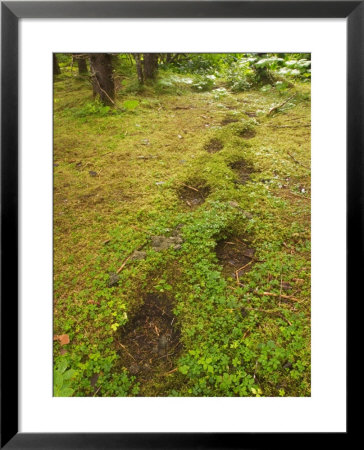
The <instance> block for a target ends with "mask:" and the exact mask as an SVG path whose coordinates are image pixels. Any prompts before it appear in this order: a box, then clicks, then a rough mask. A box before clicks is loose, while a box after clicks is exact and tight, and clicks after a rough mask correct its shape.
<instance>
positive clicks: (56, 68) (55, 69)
mask: <svg viewBox="0 0 364 450" xmlns="http://www.w3.org/2000/svg"><path fill="white" fill-rule="evenodd" d="M60 74H61V69H60V68H59V65H58V61H57V56H56V54H55V53H53V75H60Z"/></svg>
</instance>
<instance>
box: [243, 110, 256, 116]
mask: <svg viewBox="0 0 364 450" xmlns="http://www.w3.org/2000/svg"><path fill="white" fill-rule="evenodd" d="M245 114H246V115H247V116H248V117H257V113H256V112H255V111H245Z"/></svg>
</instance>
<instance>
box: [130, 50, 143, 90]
mask: <svg viewBox="0 0 364 450" xmlns="http://www.w3.org/2000/svg"><path fill="white" fill-rule="evenodd" d="M133 56H134V59H135V64H136V70H137V74H138V81H139V83H140V84H143V83H144V74H143V67H142V61H141V59H140V54H139V53H134V55H133Z"/></svg>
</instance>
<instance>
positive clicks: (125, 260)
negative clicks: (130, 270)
mask: <svg viewBox="0 0 364 450" xmlns="http://www.w3.org/2000/svg"><path fill="white" fill-rule="evenodd" d="M145 245H146V243H145V244H143V245H141V246H140V247H138V248H137V249H136V250H133V251H132V252H131V253H130V255H129V256H128V257H127V258H125V259H124V261H123V263H122V264H121V266H120V267H119V268H118V270H117V271H116V273H117V274H119V273H120V272H121V271H122V270H123V269H124V267H125V264H126V263H127V262H128V261H129V259H130V258H131V257H132V256H133V255H134V253H135V252H137V251H139V250H141V249H142V248H143V247H144V246H145Z"/></svg>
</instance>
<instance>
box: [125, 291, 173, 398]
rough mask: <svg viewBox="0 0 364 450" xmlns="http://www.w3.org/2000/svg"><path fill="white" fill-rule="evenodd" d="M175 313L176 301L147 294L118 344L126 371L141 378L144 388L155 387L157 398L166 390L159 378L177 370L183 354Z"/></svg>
mask: <svg viewBox="0 0 364 450" xmlns="http://www.w3.org/2000/svg"><path fill="white" fill-rule="evenodd" d="M172 309H173V301H171V299H170V298H168V297H167V296H165V295H162V294H154V293H149V294H147V295H146V296H145V298H144V303H143V305H142V306H141V307H140V308H139V310H138V311H137V312H136V314H135V315H134V317H133V318H132V319H131V320H130V321H129V322H128V323H127V325H126V326H125V327H123V329H122V330H121V333H120V335H119V339H118V340H117V345H118V347H119V354H120V357H121V361H122V365H123V367H126V368H127V369H128V370H129V372H130V374H131V375H134V376H135V377H136V378H137V381H139V382H140V383H141V387H143V386H144V385H148V386H149V388H150V385H151V384H152V385H154V386H155V392H154V395H159V392H158V389H159V390H163V385H162V386H160V383H161V379H160V378H159V377H160V376H163V375H164V374H165V373H166V372H168V371H170V370H171V369H173V367H175V366H176V364H175V360H176V358H177V357H178V355H179V353H180V352H181V350H182V344H181V343H180V331H179V328H178V326H177V325H176V320H175V316H174V314H173V312H172ZM154 381H155V383H154ZM158 386H159V387H158ZM141 395H143V392H141ZM149 395H150V393H149Z"/></svg>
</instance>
